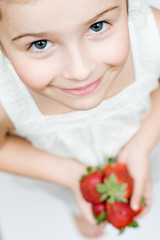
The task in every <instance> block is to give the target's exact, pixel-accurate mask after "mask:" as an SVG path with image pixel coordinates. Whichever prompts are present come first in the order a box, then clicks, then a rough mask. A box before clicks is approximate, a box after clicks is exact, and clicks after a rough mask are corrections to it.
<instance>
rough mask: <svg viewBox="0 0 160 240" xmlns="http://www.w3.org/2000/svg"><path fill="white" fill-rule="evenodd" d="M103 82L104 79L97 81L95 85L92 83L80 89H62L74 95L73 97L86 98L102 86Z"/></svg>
mask: <svg viewBox="0 0 160 240" xmlns="http://www.w3.org/2000/svg"><path fill="white" fill-rule="evenodd" d="M101 81H102V77H101V78H99V79H98V80H96V81H95V82H93V83H90V84H88V85H86V86H84V87H79V88H69V89H68V88H61V90H62V91H63V92H66V93H68V94H70V95H73V96H85V95H89V94H91V93H92V92H94V91H95V90H96V89H97V88H98V86H99V85H100V83H101Z"/></svg>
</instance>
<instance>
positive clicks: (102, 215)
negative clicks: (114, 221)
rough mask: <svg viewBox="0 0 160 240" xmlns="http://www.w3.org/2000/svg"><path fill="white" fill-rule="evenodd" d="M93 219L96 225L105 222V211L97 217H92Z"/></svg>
mask: <svg viewBox="0 0 160 240" xmlns="http://www.w3.org/2000/svg"><path fill="white" fill-rule="evenodd" d="M94 218H95V219H96V221H97V224H100V223H101V222H104V221H106V220H107V217H106V211H102V212H101V213H100V214H99V215H98V216H96V215H94Z"/></svg>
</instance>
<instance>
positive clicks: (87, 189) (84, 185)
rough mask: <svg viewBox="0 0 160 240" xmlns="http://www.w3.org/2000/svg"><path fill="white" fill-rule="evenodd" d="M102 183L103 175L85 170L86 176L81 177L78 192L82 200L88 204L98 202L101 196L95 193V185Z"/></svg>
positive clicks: (95, 171)
mask: <svg viewBox="0 0 160 240" xmlns="http://www.w3.org/2000/svg"><path fill="white" fill-rule="evenodd" d="M102 182H103V174H102V172H101V171H100V170H92V168H91V167H88V168H87V175H85V176H82V179H81V180H80V190H81V192H82V195H83V197H84V199H85V200H86V201H88V202H90V203H94V204H97V203H99V202H100V197H101V194H100V193H99V192H98V191H97V189H96V185H97V184H99V183H102Z"/></svg>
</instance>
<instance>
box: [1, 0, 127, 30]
mask: <svg viewBox="0 0 160 240" xmlns="http://www.w3.org/2000/svg"><path fill="white" fill-rule="evenodd" d="M0 2H1V0H0ZM124 2H125V1H124V0H18V1H17V0H13V1H9V4H7V6H6V11H5V16H6V17H5V18H6V19H7V21H5V24H7V27H9V26H10V31H13V32H19V31H21V32H22V29H24V32H27V31H29V32H30V31H33V32H36V30H37V31H44V30H46V28H47V30H50V29H53V28H54V29H55V31H56V30H57V31H65V29H66V28H67V27H68V26H72V28H74V27H76V26H78V25H80V24H82V23H83V22H84V23H85V22H86V21H87V20H89V19H91V18H93V17H94V16H95V15H97V14H98V13H100V12H101V11H104V10H105V9H109V8H111V7H113V6H115V5H118V6H121V5H124Z"/></svg>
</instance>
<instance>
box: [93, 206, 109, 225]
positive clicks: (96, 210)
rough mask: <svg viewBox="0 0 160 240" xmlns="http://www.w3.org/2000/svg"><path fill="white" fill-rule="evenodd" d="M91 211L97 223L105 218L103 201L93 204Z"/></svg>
mask: <svg viewBox="0 0 160 240" xmlns="http://www.w3.org/2000/svg"><path fill="white" fill-rule="evenodd" d="M92 211H93V215H94V217H95V219H96V220H97V223H98V224H99V223H101V222H103V221H105V220H106V203H105V202H102V203H97V204H93V205H92Z"/></svg>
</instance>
